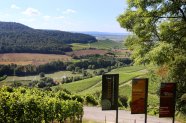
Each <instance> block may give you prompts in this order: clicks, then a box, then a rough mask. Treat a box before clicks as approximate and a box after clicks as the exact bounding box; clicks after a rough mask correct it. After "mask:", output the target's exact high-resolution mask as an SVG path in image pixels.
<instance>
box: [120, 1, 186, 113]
mask: <svg viewBox="0 0 186 123" xmlns="http://www.w3.org/2000/svg"><path fill="white" fill-rule="evenodd" d="M118 22H119V23H120V25H121V27H123V28H126V29H127V30H128V31H130V32H133V35H132V36H130V37H128V38H127V40H126V45H127V46H128V47H129V49H131V50H133V54H132V57H133V58H134V60H135V62H136V63H139V64H142V63H143V64H146V63H154V64H157V65H159V66H166V67H167V68H168V73H169V74H168V75H169V78H170V80H171V81H175V82H177V85H178V96H177V97H178V110H179V111H181V112H182V113H186V110H185V111H184V110H183V108H182V107H183V106H185V107H186V103H184V104H183V102H181V101H182V100H181V96H182V95H183V94H184V93H186V1H185V0H128V8H127V10H126V11H125V12H124V13H123V14H121V15H120V16H119V17H118Z"/></svg>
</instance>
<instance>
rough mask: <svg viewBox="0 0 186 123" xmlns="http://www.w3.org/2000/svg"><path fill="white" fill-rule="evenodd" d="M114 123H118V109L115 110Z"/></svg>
mask: <svg viewBox="0 0 186 123" xmlns="http://www.w3.org/2000/svg"><path fill="white" fill-rule="evenodd" d="M116 123H118V107H117V109H116Z"/></svg>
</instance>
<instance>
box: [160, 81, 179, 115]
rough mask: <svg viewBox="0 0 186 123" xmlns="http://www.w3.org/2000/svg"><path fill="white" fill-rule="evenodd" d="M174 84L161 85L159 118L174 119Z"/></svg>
mask: <svg viewBox="0 0 186 123" xmlns="http://www.w3.org/2000/svg"><path fill="white" fill-rule="evenodd" d="M175 97H176V83H161V88H160V109H159V117H174V113H175Z"/></svg>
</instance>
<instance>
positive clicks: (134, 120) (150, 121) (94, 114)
mask: <svg viewBox="0 0 186 123" xmlns="http://www.w3.org/2000/svg"><path fill="white" fill-rule="evenodd" d="M118 114H119V115H118V117H119V119H118V121H119V123H144V115H143V114H138V115H131V114H130V111H124V110H119V113H118ZM115 116H116V111H102V110H101V108H100V107H84V116H83V118H84V119H89V120H94V121H98V122H99V123H105V121H106V123H115V118H116V117H115ZM147 123H172V119H169V118H158V117H155V116H148V117H147ZM175 123H179V122H175Z"/></svg>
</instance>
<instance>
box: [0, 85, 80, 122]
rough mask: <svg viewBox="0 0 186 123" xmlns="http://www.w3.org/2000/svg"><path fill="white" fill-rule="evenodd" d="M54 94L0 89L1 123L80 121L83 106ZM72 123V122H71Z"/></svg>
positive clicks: (36, 90) (17, 89)
mask: <svg viewBox="0 0 186 123" xmlns="http://www.w3.org/2000/svg"><path fill="white" fill-rule="evenodd" d="M55 95H56V93H52V92H48V91H45V92H44V91H42V90H39V89H29V88H16V89H13V88H10V87H2V88H0V121H1V123H41V122H45V123H49V122H53V121H58V122H60V123H61V122H64V121H65V120H66V119H69V120H81V119H82V116H83V105H82V103H80V102H78V101H76V100H63V99H60V98H58V96H55ZM72 122H73V121H72Z"/></svg>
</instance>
